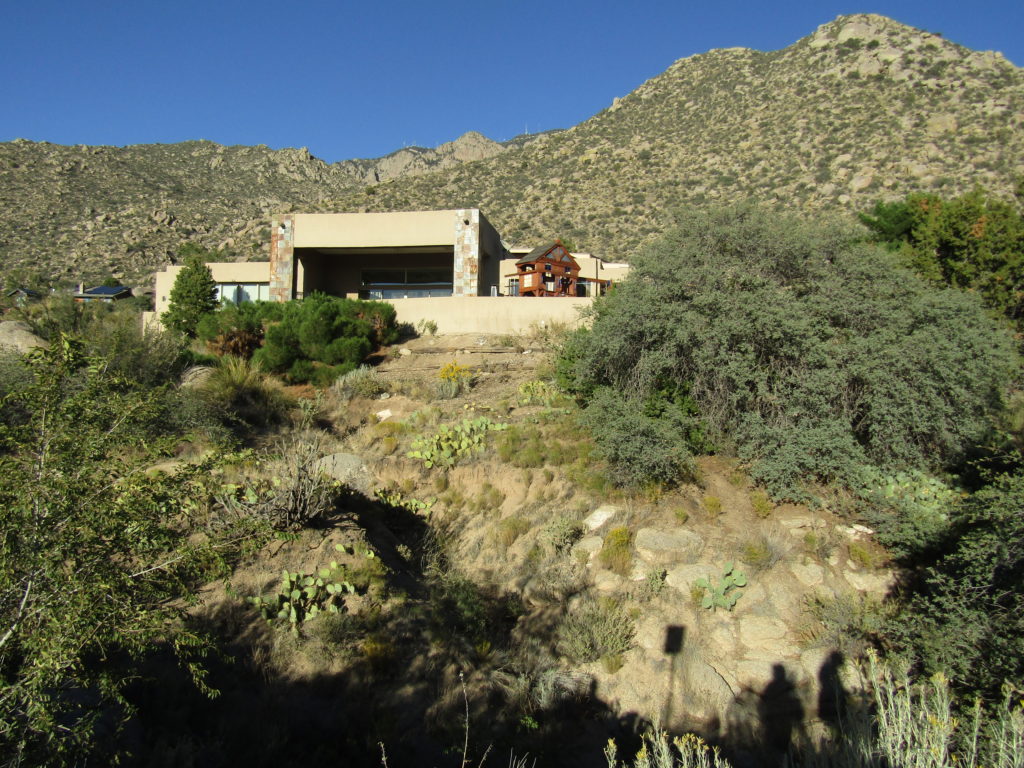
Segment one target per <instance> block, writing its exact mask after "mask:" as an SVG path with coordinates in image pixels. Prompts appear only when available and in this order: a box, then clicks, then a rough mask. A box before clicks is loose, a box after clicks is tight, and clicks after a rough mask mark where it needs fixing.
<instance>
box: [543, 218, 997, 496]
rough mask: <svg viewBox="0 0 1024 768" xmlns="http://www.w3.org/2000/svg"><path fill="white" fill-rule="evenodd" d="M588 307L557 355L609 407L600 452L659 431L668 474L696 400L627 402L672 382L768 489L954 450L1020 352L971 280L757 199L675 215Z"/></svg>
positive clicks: (578, 387) (957, 454)
mask: <svg viewBox="0 0 1024 768" xmlns="http://www.w3.org/2000/svg"><path fill="white" fill-rule="evenodd" d="M594 315H595V316H594V323H593V327H592V329H591V330H583V331H579V332H578V333H577V334H576V336H575V337H574V338H572V339H571V340H570V342H569V343H568V344H567V345H566V348H565V351H564V353H563V357H562V359H561V361H560V363H559V373H560V377H561V380H562V382H563V383H564V384H565V385H566V386H567V387H569V388H570V390H571V391H573V392H574V393H576V394H577V395H579V396H580V397H582V398H584V399H587V400H592V403H591V405H590V406H588V413H589V414H591V415H590V416H588V418H589V419H590V421H591V423H592V424H593V425H595V426H596V427H597V429H599V430H600V429H601V428H602V427H601V426H600V425H601V422H602V421H603V420H604V419H602V417H601V415H600V414H601V412H606V413H607V421H608V423H609V424H619V425H621V427H622V429H621V433H620V434H614V435H612V436H610V442H609V441H608V440H606V441H605V442H604V443H602V447H604V448H605V450H606V451H608V453H609V456H612V455H615V456H617V457H619V458H620V459H622V460H625V462H626V466H633V467H637V468H640V467H642V462H643V459H642V458H641V457H640V456H639V455H638V453H637V451H636V448H635V446H636V445H637V444H638V443H637V437H638V435H637V432H638V431H639V433H640V434H642V435H643V438H644V440H646V441H647V442H648V444H649V447H650V446H651V445H653V444H654V443H658V444H659V445H660V448H659V456H660V457H661V458H659V460H658V461H657V462H656V463H655V464H654V466H656V467H658V469H657V470H656V471H655V473H654V474H655V476H658V477H664V476H665V475H666V474H667V467H668V464H667V463H666V461H665V458H667V457H669V456H671V455H673V454H678V452H679V445H680V443H681V442H682V439H681V437H680V435H681V434H682V433H683V431H684V430H686V429H689V430H690V435H691V436H692V435H694V434H696V435H701V434H703V433H702V432H700V431H694V429H693V427H694V424H695V417H694V415H693V414H692V405H691V406H690V407H686V406H684V405H682V404H678V405H677V404H675V403H673V398H666V397H664V396H663V395H662V396H661V399H662V400H667V401H668V402H670V403H673V405H674V408H673V409H672V410H674V413H672V414H671V415H669V414H668V412H665V413H663V414H662V415H661V416H660V417H659V419H658V421H662V422H663V421H665V420H666V419H667V420H668V421H669V422H674V423H675V424H677V425H678V426H676V427H675V428H673V429H671V430H668V429H663V428H660V427H659V428H657V429H656V428H654V427H653V426H648V425H647V423H646V422H645V421H644V419H643V418H639V417H640V416H641V415H642V414H643V413H644V408H643V407H642V406H641V405H640V404H641V403H649V402H650V399H651V398H652V396H655V397H657V396H659V393H663V392H665V391H666V384H669V385H672V386H674V387H675V389H676V390H677V391H678V392H685V393H686V402H689V403H692V404H696V408H697V409H698V413H699V417H700V425H701V426H702V427H703V428H704V429H705V430H706V432H707V434H708V435H709V436H710V438H711V439H713V440H714V441H715V442H716V443H718V444H726V445H728V444H730V443H731V444H733V445H735V446H736V448H737V449H738V451H739V453H740V455H741V456H742V457H743V458H744V459H745V460H747V461H749V462H751V463H752V476H753V477H754V478H755V479H756V480H757V481H758V482H759V483H762V484H764V485H765V486H766V487H767V488H768V490H769V491H770V492H771V493H772V495H774V496H776V497H791V498H801V497H803V496H804V492H803V491H802V490H801V486H802V485H803V484H804V483H806V482H807V481H811V480H820V481H841V482H851V481H852V479H853V478H855V477H856V474H857V471H858V468H859V467H860V466H861V465H862V464H864V463H865V462H868V463H872V464H876V465H878V466H882V467H890V466H891V467H902V466H918V467H934V466H941V465H945V464H949V463H951V462H955V461H957V460H958V459H960V458H961V457H962V455H963V452H964V450H965V449H966V448H967V447H968V446H969V445H971V444H972V443H973V442H974V441H976V440H978V439H979V438H980V437H981V436H982V435H983V434H985V432H986V431H987V430H988V429H989V425H990V419H991V416H992V414H993V413H994V412H996V411H997V410H998V408H999V407H1000V404H1001V395H1002V392H1003V391H1004V389H1005V386H1006V385H1007V383H1008V382H1009V379H1010V375H1011V372H1012V370H1013V368H1014V365H1015V362H1016V360H1015V357H1014V354H1013V351H1012V344H1011V341H1010V339H1009V338H1008V336H1006V335H1005V334H1003V333H1000V332H999V331H998V330H997V329H996V328H995V326H994V324H993V323H992V322H991V321H990V320H989V319H988V317H987V316H986V314H985V312H984V311H983V310H982V308H981V307H980V305H979V302H978V301H977V299H975V298H974V297H971V296H968V295H965V294H963V293H960V292H958V291H953V290H941V289H935V288H931V287H929V286H928V285H927V284H925V283H924V282H923V281H921V280H919V279H916V278H915V277H914V276H913V275H911V274H910V273H909V272H906V271H904V270H903V269H901V268H900V267H899V265H898V264H897V263H896V261H895V259H894V258H893V257H892V256H890V255H889V254H886V253H885V252H883V251H881V250H880V249H877V248H875V247H873V246H869V245H865V244H863V243H860V242H858V236H857V233H856V232H853V231H851V230H849V229H846V228H842V227H838V226H826V225H810V224H807V223H805V222H803V221H800V220H797V219H794V218H790V217H786V216H782V215H779V214H769V213H767V212H765V211H761V210H758V209H756V208H753V207H742V208H734V209H726V210H718V211H713V212H711V213H696V212H691V213H686V214H684V215H682V216H681V218H680V221H679V226H678V227H677V228H676V229H675V230H673V231H672V232H670V233H669V234H668V235H667V236H666V237H665V238H664V239H662V240H661V241H660V242H659V243H657V244H655V245H654V246H653V247H652V248H650V249H649V250H648V251H647V252H646V253H644V254H642V255H641V256H639V257H638V258H637V259H636V260H635V262H634V272H633V274H632V275H631V277H630V279H629V280H628V281H625V282H624V283H622V284H621V285H619V286H618V288H617V290H616V291H614V292H613V293H612V294H611V295H609V296H608V297H606V298H604V299H602V300H601V301H599V302H598V303H597V304H596V305H595V310H594ZM606 387H607V388H610V389H611V390H612V391H614V392H615V393H616V395H615V396H614V397H613V396H611V395H610V394H607V393H604V389H603V388H606ZM676 399H678V398H676ZM630 422H632V424H630ZM609 431H614V430H612V429H611V428H609ZM690 439H692V437H691V438H690ZM599 442H600V439H599ZM613 443H614V444H616V445H618V444H621V449H614V450H613V449H611V448H610V447H606V446H610V445H611V444H613ZM631 457H635V458H636V460H635V462H634V463H632V464H630V462H631V461H632V460H633V459H632V458H631ZM626 471H627V473H628V474H630V475H635V470H626Z"/></svg>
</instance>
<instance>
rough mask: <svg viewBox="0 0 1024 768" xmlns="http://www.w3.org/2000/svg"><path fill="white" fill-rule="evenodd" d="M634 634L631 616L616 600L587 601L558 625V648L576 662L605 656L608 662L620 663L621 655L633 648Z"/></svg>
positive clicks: (634, 629)
mask: <svg viewBox="0 0 1024 768" xmlns="http://www.w3.org/2000/svg"><path fill="white" fill-rule="evenodd" d="M635 635H636V628H635V626H634V625H633V619H631V618H630V617H629V614H628V613H626V611H625V609H624V608H623V607H622V605H620V604H619V602H618V601H616V600H614V599H612V598H610V597H603V598H600V599H598V600H588V601H586V602H584V603H582V604H581V605H580V606H579V607H578V608H577V609H575V610H574V611H571V612H570V613H569V614H568V615H567V616H566V617H565V619H564V620H563V621H562V624H561V626H559V628H558V651H559V653H561V654H562V655H564V656H566V657H568V658H569V659H572V660H573V661H575V662H578V663H585V662H590V661H597V660H598V659H605V658H607V659H609V662H610V665H612V666H614V663H615V662H616V661H618V662H619V666H621V656H622V654H624V653H626V651H628V650H629V649H630V648H632V647H633V637H634V636H635ZM615 657H619V658H618V659H616V658H615Z"/></svg>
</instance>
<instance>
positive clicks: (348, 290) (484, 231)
mask: <svg viewBox="0 0 1024 768" xmlns="http://www.w3.org/2000/svg"><path fill="white" fill-rule="evenodd" d="M555 245H560V244H555ZM562 247H563V249H564V246H562ZM527 250H528V249H525V248H524V249H517V250H516V251H514V252H512V251H509V250H508V249H507V248H506V247H505V246H504V244H503V243H502V241H501V237H500V235H499V234H498V232H497V231H496V230H495V229H494V227H493V226H492V225H491V224H490V222H489V221H488V220H487V218H486V217H485V216H484V215H483V214H482V213H481V212H480V210H479V209H477V208H458V209H452V210H445V211H411V212H405V213H317V214H314V213H295V214H285V215H281V216H277V217H275V218H274V219H273V221H272V225H271V243H270V261H269V262H266V261H260V262H210V263H208V264H207V266H208V267H209V268H210V272H211V274H212V275H213V279H214V281H215V282H216V283H217V298H218V299H219V300H222V301H230V302H233V303H240V302H243V301H290V300H292V299H301V298H303V297H305V296H307V295H309V294H311V293H313V292H314V291H320V292H323V293H327V294H330V295H333V296H343V297H347V298H363V299H375V300H382V301H388V302H390V303H391V304H392V305H393V306H394V307H395V309H396V310H397V311H398V313H399V317H400V318H401V320H402V321H403V322H408V323H412V324H415V323H416V322H418V321H421V320H431V321H433V322H436V323H437V325H438V327H439V329H440V330H441V332H442V333H454V332H464V333H477V332H479V333H510V332H517V331H520V330H523V329H526V328H529V327H530V326H531V325H536V324H543V323H548V322H564V323H570V324H573V323H576V322H578V321H579V317H580V315H579V311H578V310H580V309H581V308H583V307H584V306H586V305H589V303H590V301H591V298H590V297H592V296H595V295H597V294H598V293H599V292H600V291H603V289H604V287H605V286H606V285H607V284H608V283H609V282H610V278H611V277H613V276H614V277H615V279H618V278H619V277H620V276H624V275H625V272H627V271H628V266H627V265H625V264H610V263H607V262H602V261H600V260H598V259H595V258H593V257H591V256H590V255H588V254H568V255H569V257H570V258H572V259H573V261H574V262H575V263H576V264H577V273H578V275H577V277H576V282H575V293H573V292H572V291H570V292H569V293H565V294H561V295H564V296H568V297H569V298H564V299H563V300H562V301H558V302H532V301H522V302H520V301H510V300H508V299H506V298H503V294H505V293H506V291H507V295H510V296H516V295H518V280H519V278H518V277H510V278H509V279H508V281H507V282H506V284H505V285H501V281H502V274H503V273H506V272H512V271H513V270H515V273H516V274H518V268H517V267H516V266H515V264H516V259H517V258H519V257H520V256H522V255H524V254H526V253H527ZM534 250H536V249H534ZM541 250H543V251H550V250H551V247H546V248H543V249H541ZM566 253H568V252H566ZM181 269H182V267H181V266H178V265H176V266H171V267H168V268H167V269H165V270H164V271H163V272H160V273H157V275H156V287H155V292H154V304H155V307H154V310H155V311H154V312H150V313H146V314H145V315H144V317H145V322H146V323H158V322H159V317H160V316H161V315H162V314H163V313H164V312H166V311H167V307H168V303H169V300H170V293H171V288H172V287H173V286H174V280H175V278H176V277H177V275H178V273H179V272H180V271H181ZM542 273H543V270H542ZM584 275H586V277H584ZM599 276H600V277H599ZM502 288H505V289H506V291H503V290H502ZM508 289H512V290H508ZM584 289H585V291H584Z"/></svg>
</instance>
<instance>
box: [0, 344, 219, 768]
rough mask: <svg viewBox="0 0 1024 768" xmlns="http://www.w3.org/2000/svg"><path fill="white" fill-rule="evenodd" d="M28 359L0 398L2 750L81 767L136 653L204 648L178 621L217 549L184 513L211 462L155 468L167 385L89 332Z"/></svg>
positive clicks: (10, 757) (111, 715)
mask: <svg viewBox="0 0 1024 768" xmlns="http://www.w3.org/2000/svg"><path fill="white" fill-rule="evenodd" d="M27 366H28V369H29V371H30V373H31V380H30V381H29V382H28V383H27V384H26V385H25V386H23V387H21V388H19V389H18V390H17V391H14V392H10V393H8V394H7V395H6V396H5V397H4V398H3V400H2V401H0V412H2V414H3V417H4V418H0V530H2V531H3V533H4V535H3V537H2V538H0V627H2V630H0V681H2V684H0V691H2V693H0V754H3V755H4V762H5V763H7V762H8V761H9V762H10V764H18V765H44V764H45V765H64V764H72V763H73V764H76V765H82V764H84V763H85V762H86V761H85V760H83V759H82V756H83V754H85V753H88V752H90V751H93V750H96V749H100V748H102V746H103V745H102V743H101V742H102V739H101V735H102V734H106V735H107V737H108V738H110V737H112V736H113V735H114V730H115V728H116V726H117V725H119V724H120V722H121V721H122V720H123V719H124V717H125V716H126V710H125V707H126V702H125V701H124V699H123V698H122V697H121V691H122V689H123V688H124V686H125V684H126V681H127V680H128V679H129V678H130V677H131V675H132V674H133V672H132V670H133V666H132V665H133V661H132V660H133V659H136V658H138V657H141V656H144V655H145V654H146V653H149V652H150V651H152V649H153V648H154V646H155V645H156V644H157V643H165V642H168V641H172V645H173V646H174V647H175V648H177V649H179V650H182V649H185V648H188V647H190V646H191V647H194V648H198V647H200V641H199V638H198V637H196V636H195V635H193V634H190V633H188V632H187V631H183V630H181V629H180V624H179V623H178V621H177V620H178V619H179V618H180V616H181V612H182V606H183V605H184V600H186V599H187V597H188V596H189V595H190V593H191V589H190V588H189V585H190V584H191V579H192V578H193V577H194V576H195V575H196V574H197V570H198V568H199V567H200V564H201V562H202V559H203V557H204V552H205V554H207V555H208V554H209V552H210V550H209V549H208V548H207V547H206V546H205V545H203V544H201V543H200V541H199V540H198V539H194V540H189V538H188V536H187V526H186V525H185V522H186V519H187V516H188V514H189V513H188V510H194V509H196V508H197V505H196V501H197V497H198V496H199V494H200V493H201V491H200V490H199V488H200V484H199V482H198V480H199V478H201V477H203V476H205V475H206V474H208V473H209V471H210V469H211V466H210V465H209V464H208V465H206V466H202V467H195V468H193V469H186V470H183V471H181V472H178V473H175V474H174V475H171V476H167V475H163V474H158V475H149V474H147V473H146V472H145V471H144V470H145V469H146V467H147V466H149V465H151V464H152V463H153V462H154V461H155V460H156V458H157V454H156V452H155V450H154V445H159V444H160V442H161V441H160V440H159V437H160V435H161V432H160V423H161V408H162V405H161V402H160V399H159V397H157V396H155V395H154V394H153V393H150V392H145V391H143V390H140V389H138V388H136V387H135V386H134V385H133V384H132V383H131V382H129V381H127V380H125V379H124V378H121V377H119V376H115V375H113V374H112V373H111V372H110V370H109V369H108V368H107V366H106V365H104V363H103V361H102V360H100V359H98V358H89V357H86V356H84V355H83V353H82V347H81V345H80V344H78V343H76V342H74V341H72V340H70V339H68V338H66V337H65V338H61V339H57V340H55V341H54V342H53V344H52V346H51V347H50V348H49V349H47V350H42V351H39V352H37V353H34V354H33V355H32V356H31V357H30V359H29V362H28V363H27ZM12 412H13V413H14V418H7V416H8V414H11V413H12ZM196 674H198V670H196ZM89 762H91V761H89ZM98 762H102V763H104V764H108V763H109V760H103V759H100V760H98Z"/></svg>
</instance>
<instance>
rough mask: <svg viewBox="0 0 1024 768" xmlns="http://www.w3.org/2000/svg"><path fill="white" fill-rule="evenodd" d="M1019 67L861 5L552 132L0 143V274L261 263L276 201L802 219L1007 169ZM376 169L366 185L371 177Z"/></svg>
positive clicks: (1016, 152)
mask: <svg viewBox="0 0 1024 768" xmlns="http://www.w3.org/2000/svg"><path fill="white" fill-rule="evenodd" d="M1022 128H1024V71H1022V70H1021V69H1019V68H1017V67H1016V66H1014V65H1013V64H1012V63H1010V62H1009V61H1008V60H1007V59H1006V58H1005V57H1003V56H1002V55H1001V54H999V53H996V52H991V51H987V52H979V51H972V50H970V49H968V48H965V47H963V46H960V45H957V44H955V43H951V42H949V41H947V40H945V39H944V38H942V37H941V36H938V35H935V34H932V33H928V32H924V31H921V30H916V29H914V28H912V27H908V26H906V25H903V24H900V23H899V22H895V21H893V20H891V19H888V18H886V17H882V16H877V15H874V14H854V15H850V16H841V17H839V18H837V19H835V20H834V21H831V22H828V23H826V24H823V25H821V26H819V27H818V28H817V29H816V30H814V31H813V32H812V33H811V34H809V35H807V36H805V37H803V38H801V39H800V40H798V41H796V42H795V43H793V44H792V45H790V46H787V47H786V48H782V49H778V50H775V51H768V52H762V51H755V50H752V49H745V48H719V49H714V50H711V51H708V52H705V53H700V54H695V55H693V56H688V57H685V58H682V59H679V60H677V61H676V62H674V63H673V64H672V65H670V66H669V67H668V68H667V69H666V70H665V72H663V73H661V74H659V75H656V76H655V77H653V78H651V79H649V80H647V81H646V82H644V83H642V84H641V85H640V86H638V87H637V88H636V89H635V90H633V91H632V92H631V93H629V94H627V95H626V96H623V97H621V98H616V99H614V100H613V101H612V103H611V104H610V105H609V106H608V107H607V108H605V109H604V110H602V111H600V112H598V113H597V114H596V115H594V116H592V117H591V118H588V119H587V120H585V121H583V122H581V123H580V124H578V125H576V126H573V127H571V128H568V129H566V130H562V131H555V132H549V133H545V134H537V135H530V136H525V137H516V138H515V139H512V140H510V141H508V142H502V143H498V142H494V141H492V140H490V139H488V138H486V137H484V136H482V135H481V134H478V133H476V132H472V131H471V132H467V133H466V134H464V135H463V136H461V137H459V138H458V139H456V140H455V141H452V142H446V143H445V144H442V145H440V146H439V147H437V148H435V149H433V150H426V149H423V148H419V147H406V148H402V149H399V150H396V151H395V152H393V153H390V154H389V155H386V156H384V157H383V158H375V159H363V160H360V159H353V160H344V161H339V162H337V163H333V164H328V163H325V162H324V161H323V160H320V159H318V158H316V157H314V156H313V155H311V154H310V153H309V151H308V150H307V149H304V148H301V149H282V150H271V149H269V148H267V147H245V146H234V147H225V146H221V145H217V144H213V143H212V142H203V141H196V142H183V143H181V144H166V145H131V146H128V147H123V148H113V147H87V146H84V145H77V146H62V145H51V144H45V143H33V142H25V141H15V142H8V143H6V144H0V202H2V203H3V205H4V209H5V210H7V211H8V212H9V213H8V215H6V216H5V217H4V218H3V220H0V270H2V271H3V272H5V273H8V274H11V273H12V272H13V273H15V274H17V273H18V272H19V271H20V272H24V271H25V270H28V269H37V270H38V271H40V272H41V273H43V274H44V276H46V277H47V278H48V279H51V280H56V281H64V282H67V281H72V280H76V279H79V278H80V277H83V276H85V275H92V276H95V277H99V276H101V275H103V274H110V273H113V274H114V276H115V277H118V278H120V279H125V280H126V281H141V280H144V279H145V278H146V276H147V275H148V274H149V273H151V272H152V271H153V270H155V269H159V268H161V267H162V266H163V265H165V264H167V263H169V262H170V261H172V260H173V259H174V254H175V252H176V250H177V247H178V245H179V244H180V243H182V242H196V243H198V244H201V245H203V246H205V247H210V248H221V249H223V250H224V251H225V252H226V256H227V257H228V258H234V259H238V260H244V259H253V258H265V253H266V240H267V238H266V237H265V236H264V235H265V230H266V228H267V226H268V224H269V220H270V217H271V216H272V215H273V214H275V213H279V212H288V211H295V210H304V211H374V210H414V209H418V208H449V207H461V206H471V205H472V206H479V207H481V208H483V209H484V210H485V211H486V212H487V215H488V217H489V218H490V219H491V220H492V221H493V222H494V223H495V224H496V226H498V228H499V230H500V231H502V233H503V234H504V235H505V236H506V240H508V241H509V242H510V243H513V244H517V245H519V244H522V245H529V244H531V243H535V242H538V241H541V240H545V239H550V238H552V237H555V236H560V237H563V238H565V239H567V240H570V241H571V242H573V243H574V244H575V245H577V247H581V248H586V249H587V250H592V251H595V252H596V253H598V254H599V255H602V256H605V257H608V258H613V259H620V258H628V257H629V255H630V254H632V253H634V252H635V251H636V250H637V249H638V248H640V247H642V246H643V243H644V242H645V241H646V240H647V239H650V238H652V237H654V236H655V235H656V234H657V233H658V232H659V231H661V230H662V229H663V228H664V227H665V226H666V225H667V224H668V223H669V222H670V220H671V213H670V212H671V210H673V209H674V208H677V207H679V206H686V205H706V204H709V203H726V202H731V201H736V200H741V199H751V198H752V199H757V200H760V201H762V202H765V203H766V204H770V205H779V206H786V207H791V208H795V209H797V210H802V211H804V212H805V213H806V214H807V215H821V214H822V213H827V212H844V211H846V212H848V211H856V210H863V209H864V208H866V207H868V206H869V205H870V204H871V202H873V201H874V200H875V199H880V198H884V199H892V198H896V197H900V196H902V195H904V194H906V193H907V192H911V191H936V192H939V193H941V194H947V193H949V194H952V193H958V192H962V191H966V190H967V189H970V188H971V187H973V186H975V185H982V186H985V187H987V188H989V189H990V190H992V191H994V192H996V193H999V194H1006V195H1009V194H1010V193H1011V192H1012V191H1013V189H1014V188H1015V184H1016V180H1017V179H1018V178H1019V177H1021V176H1024V160H1022V158H1024V138H1022V136H1024V131H1022V130H1021V129H1022ZM378 179H379V182H378Z"/></svg>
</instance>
